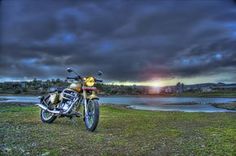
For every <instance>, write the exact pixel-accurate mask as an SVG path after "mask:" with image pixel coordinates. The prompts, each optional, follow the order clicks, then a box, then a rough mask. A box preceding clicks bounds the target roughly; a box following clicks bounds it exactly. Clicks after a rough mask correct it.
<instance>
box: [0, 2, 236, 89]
mask: <svg viewBox="0 0 236 156" xmlns="http://www.w3.org/2000/svg"><path fill="white" fill-rule="evenodd" d="M0 3H1V6H0V7H1V9H0V10H1V11H0V12H1V16H0V17H1V18H0V20H1V23H0V31H1V40H0V41H1V42H0V44H1V45H0V48H1V51H0V81H8V80H29V79H32V78H34V77H37V78H40V79H48V78H64V77H66V76H67V73H66V72H65V69H66V68H67V67H72V68H74V69H76V70H77V71H78V72H80V73H82V74H84V75H85V74H93V73H95V72H96V71H98V70H102V71H103V72H104V79H105V80H106V82H116V83H118V82H119V83H126V84H129V83H136V84H155V85H160V86H161V85H167V84H175V83H176V82H177V81H182V82H184V83H188V84H190V83H203V82H226V83H230V82H236V3H235V2H234V1H233V0H208V1H207V0H198V1H196V0H195V1H191V0H186V1H185V0H178V1H177V0H175V1H172V0H168V1H164V0H162V1H161V0H160V1H151V0H150V1H144V0H143V1H141V0H140V1H137V0H133V1H132V0H130V1H127V0H123V1H120V0H114V1H111V0H107V1H99V2H97V1H76V0H72V1H68V0H64V1H62V0H59V1H56V2H55V1H46V0H41V1H37V0H21V1H19V0H11V1H8V0H3V1H1V2H0Z"/></svg>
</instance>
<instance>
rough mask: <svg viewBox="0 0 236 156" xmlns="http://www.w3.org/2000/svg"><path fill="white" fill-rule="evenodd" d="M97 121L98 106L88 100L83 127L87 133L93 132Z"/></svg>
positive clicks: (96, 103) (95, 102) (95, 101)
mask: <svg viewBox="0 0 236 156" xmlns="http://www.w3.org/2000/svg"><path fill="white" fill-rule="evenodd" d="M98 121H99V104H98V101H97V100H88V103H87V114H85V120H84V122H85V127H86V129H87V130H88V131H91V132H93V131H94V130H95V129H96V128H97V125H98Z"/></svg>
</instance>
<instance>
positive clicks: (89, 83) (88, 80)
mask: <svg viewBox="0 0 236 156" xmlns="http://www.w3.org/2000/svg"><path fill="white" fill-rule="evenodd" d="M85 84H86V86H88V87H92V86H93V85H94V84H95V80H94V78H93V77H87V78H86V80H85Z"/></svg>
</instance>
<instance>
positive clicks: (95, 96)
mask: <svg viewBox="0 0 236 156" xmlns="http://www.w3.org/2000/svg"><path fill="white" fill-rule="evenodd" d="M87 99H88V100H93V99H96V100H99V97H98V96H97V95H95V94H91V95H89V96H87Z"/></svg>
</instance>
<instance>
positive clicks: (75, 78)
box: [66, 76, 79, 80]
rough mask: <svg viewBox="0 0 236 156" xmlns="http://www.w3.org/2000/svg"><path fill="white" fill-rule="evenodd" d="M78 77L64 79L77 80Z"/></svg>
mask: <svg viewBox="0 0 236 156" xmlns="http://www.w3.org/2000/svg"><path fill="white" fill-rule="evenodd" d="M78 78H79V77H77V76H76V77H67V78H66V79H72V80H78Z"/></svg>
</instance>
